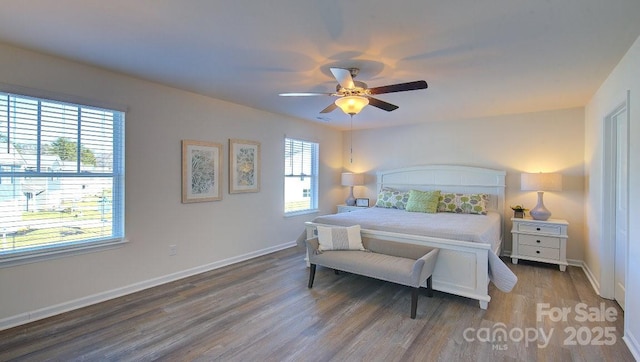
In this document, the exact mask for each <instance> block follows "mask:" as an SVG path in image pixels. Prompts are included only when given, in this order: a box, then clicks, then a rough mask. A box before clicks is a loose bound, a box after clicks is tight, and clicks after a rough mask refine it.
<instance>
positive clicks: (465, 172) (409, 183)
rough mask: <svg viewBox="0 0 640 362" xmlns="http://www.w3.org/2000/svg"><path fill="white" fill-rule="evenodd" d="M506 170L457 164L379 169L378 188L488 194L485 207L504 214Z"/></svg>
mask: <svg viewBox="0 0 640 362" xmlns="http://www.w3.org/2000/svg"><path fill="white" fill-rule="evenodd" d="M506 174H507V173H506V172H505V171H500V170H492V169H488V168H480V167H469V166H457V165H424V166H415V167H407V168H399V169H395V170H387V171H378V172H377V176H378V181H377V190H378V191H380V190H381V189H382V188H383V187H391V188H394V189H398V190H404V191H406V190H410V189H414V190H422V191H428V190H441V191H443V192H457V193H485V194H488V195H489V205H487V208H488V209H490V210H494V211H497V212H498V213H500V215H503V213H504V203H505V200H504V189H505V176H506Z"/></svg>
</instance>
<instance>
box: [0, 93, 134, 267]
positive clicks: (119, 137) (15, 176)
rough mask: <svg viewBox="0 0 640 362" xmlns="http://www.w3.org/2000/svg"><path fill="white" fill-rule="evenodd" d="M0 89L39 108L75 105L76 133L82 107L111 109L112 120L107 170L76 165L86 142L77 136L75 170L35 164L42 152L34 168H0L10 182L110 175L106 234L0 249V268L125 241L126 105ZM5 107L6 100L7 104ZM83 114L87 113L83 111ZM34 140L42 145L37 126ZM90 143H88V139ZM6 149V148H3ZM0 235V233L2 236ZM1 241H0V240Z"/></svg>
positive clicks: (84, 251)
mask: <svg viewBox="0 0 640 362" xmlns="http://www.w3.org/2000/svg"><path fill="white" fill-rule="evenodd" d="M0 93H1V94H2V96H3V97H7V101H9V100H10V99H11V98H12V97H15V98H18V99H28V100H30V101H37V102H38V104H39V105H38V108H40V107H41V106H40V104H42V103H47V104H49V103H53V104H56V105H59V106H60V105H61V106H65V107H67V106H68V107H74V108H76V109H77V111H78V113H79V116H78V118H79V121H78V125H76V126H75V127H76V130H77V132H78V134H80V130H81V129H82V128H81V123H82V117H83V113H81V112H83V111H93V112H95V111H98V112H105V113H112V115H113V121H112V125H111V126H112V127H113V128H112V133H111V134H112V137H113V138H112V142H111V143H110V144H109V143H107V145H109V147H110V148H109V149H110V151H111V152H112V153H113V156H112V158H113V160H112V166H111V170H110V171H109V172H104V170H103V172H93V171H87V170H85V169H83V168H81V167H80V165H81V160H80V158H79V156H80V153H81V151H82V147H83V145H86V144H87V143H86V142H82V139H81V138H79V140H78V141H77V143H76V144H77V146H79V147H77V152H78V159H77V165H78V167H77V168H76V169H75V171H71V172H69V171H64V172H51V170H47V169H41V170H38V169H37V168H38V167H40V162H41V161H40V160H41V156H40V155H42V153H40V154H38V155H36V156H35V158H36V160H37V167H36V170H35V171H33V170H29V169H26V168H25V170H23V171H16V170H15V169H13V170H12V171H11V172H2V170H0V178H2V177H10V178H11V180H12V181H13V183H16V182H19V181H18V180H20V179H27V178H40V179H44V180H53V179H59V178H66V179H81V178H110V179H111V193H112V203H111V208H110V209H111V212H112V220H111V230H112V231H111V235H110V236H109V235H107V236H99V237H88V238H85V239H80V240H73V241H66V242H60V243H52V244H50V245H47V244H46V243H42V244H40V245H37V246H34V247H31V248H24V249H13V250H9V251H5V250H1V249H0V268H2V267H8V266H13V265H19V264H24V263H29V262H34V261H39V260H46V259H51V258H57V257H61V256H65V255H74V254H81V253H86V252H89V251H98V250H104V249H111V248H114V247H117V246H120V245H122V244H124V243H126V242H127V241H128V240H127V239H126V237H125V149H124V147H125V118H126V107H120V106H112V105H104V104H101V103H100V102H93V101H87V100H80V99H79V98H73V97H69V96H56V95H52V94H48V93H47V92H43V91H38V90H30V89H26V88H22V87H7V86H5V85H1V84H0ZM7 107H9V103H8V104H7ZM36 117H37V120H35V121H36V122H37V123H38V124H40V123H41V122H42V119H41V115H40V114H39V113H38V115H37V116H36ZM87 117H90V116H89V115H87ZM9 119H10V118H9V114H8V113H7V121H9ZM9 127H10V125H9V124H7V132H9V130H10V128H9ZM35 132H36V133H35V135H36V138H37V139H36V141H35V142H34V145H35V146H36V147H37V149H38V150H40V148H41V147H43V144H44V142H43V141H42V140H41V134H42V129H41V128H40V127H39V126H38V129H37V130H36V131H35ZM56 134H57V135H61V136H60V137H63V136H62V132H60V133H56ZM11 142H12V140H11V138H10V137H9V136H7V141H6V143H7V147H11ZM89 144H91V143H89ZM7 152H8V149H7ZM2 237H3V235H0V238H2ZM0 242H1V241H0Z"/></svg>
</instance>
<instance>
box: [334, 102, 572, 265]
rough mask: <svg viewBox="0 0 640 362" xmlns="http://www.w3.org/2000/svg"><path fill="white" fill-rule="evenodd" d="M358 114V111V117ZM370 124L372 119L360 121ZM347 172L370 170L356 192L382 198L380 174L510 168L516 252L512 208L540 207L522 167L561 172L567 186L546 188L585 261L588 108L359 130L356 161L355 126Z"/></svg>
mask: <svg viewBox="0 0 640 362" xmlns="http://www.w3.org/2000/svg"><path fill="white" fill-rule="evenodd" d="M356 117H357V116H356ZM360 122H366V120H360ZM344 142H345V147H344V149H345V150H346V151H345V154H344V156H343V159H344V163H345V165H348V166H346V168H347V169H351V170H353V171H356V172H366V173H367V183H368V185H367V187H366V188H365V187H357V188H356V190H355V193H356V197H369V198H370V199H372V200H373V199H375V197H376V190H375V182H376V178H375V172H376V170H379V169H380V170H385V169H391V168H397V167H408V166H415V165H423V164H460V165H466V166H478V167H487V168H493V169H499V170H505V171H507V179H506V182H507V188H506V204H507V207H506V209H505V215H506V216H507V218H506V219H507V223H506V229H507V233H506V235H505V236H506V238H505V241H506V242H505V249H506V250H511V234H509V233H508V231H509V230H510V229H511V222H510V221H509V220H508V218H509V217H511V215H512V213H511V209H509V208H508V206H509V205H515V204H524V205H525V206H526V207H528V208H532V207H534V206H535V204H536V201H537V195H536V193H535V192H529V191H528V192H522V191H520V173H522V172H539V171H544V172H560V173H562V175H563V183H564V190H563V191H562V192H557V193H549V192H547V193H545V195H544V200H545V205H546V206H547V208H548V209H549V210H551V212H552V213H553V216H552V217H555V218H562V219H566V220H567V221H569V223H570V226H569V242H568V246H567V257H568V258H569V259H574V260H582V259H583V249H582V243H583V240H584V233H583V229H584V212H583V210H584V205H583V194H584V181H583V178H584V154H583V152H584V111H583V109H582V108H575V109H566V110H558V111H546V112H537V113H526V114H515V115H507V116H499V117H490V118H481V119H471V120H460V121H452V122H451V121H447V122H434V123H426V124H420V125H414V126H405V127H394V128H389V129H374V130H365V131H356V132H354V134H353V164H352V165H349V154H348V150H349V142H350V137H349V134H348V131H347V132H345V137H344Z"/></svg>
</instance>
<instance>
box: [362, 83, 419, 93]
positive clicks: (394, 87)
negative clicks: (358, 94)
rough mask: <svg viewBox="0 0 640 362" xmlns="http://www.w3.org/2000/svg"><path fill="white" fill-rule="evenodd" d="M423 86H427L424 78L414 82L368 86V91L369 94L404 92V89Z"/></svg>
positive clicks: (408, 89) (414, 88)
mask: <svg viewBox="0 0 640 362" xmlns="http://www.w3.org/2000/svg"><path fill="white" fill-rule="evenodd" d="M425 88H427V82H425V81H424V80H417V81H415V82H409V83H399V84H391V85H384V86H382V87H375V88H369V91H370V92H371V94H382V93H393V92H404V91H411V90H417V89H425Z"/></svg>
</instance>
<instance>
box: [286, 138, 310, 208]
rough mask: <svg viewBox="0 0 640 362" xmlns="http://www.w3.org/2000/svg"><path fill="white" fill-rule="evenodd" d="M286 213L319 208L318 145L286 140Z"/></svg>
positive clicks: (290, 139)
mask: <svg viewBox="0 0 640 362" xmlns="http://www.w3.org/2000/svg"><path fill="white" fill-rule="evenodd" d="M284 153H285V157H284V185H285V186H284V188H285V190H284V212H285V213H286V214H289V213H300V212H306V211H312V210H316V209H317V208H318V144H317V143H314V142H308V141H303V140H297V139H292V138H285V152H284Z"/></svg>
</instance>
